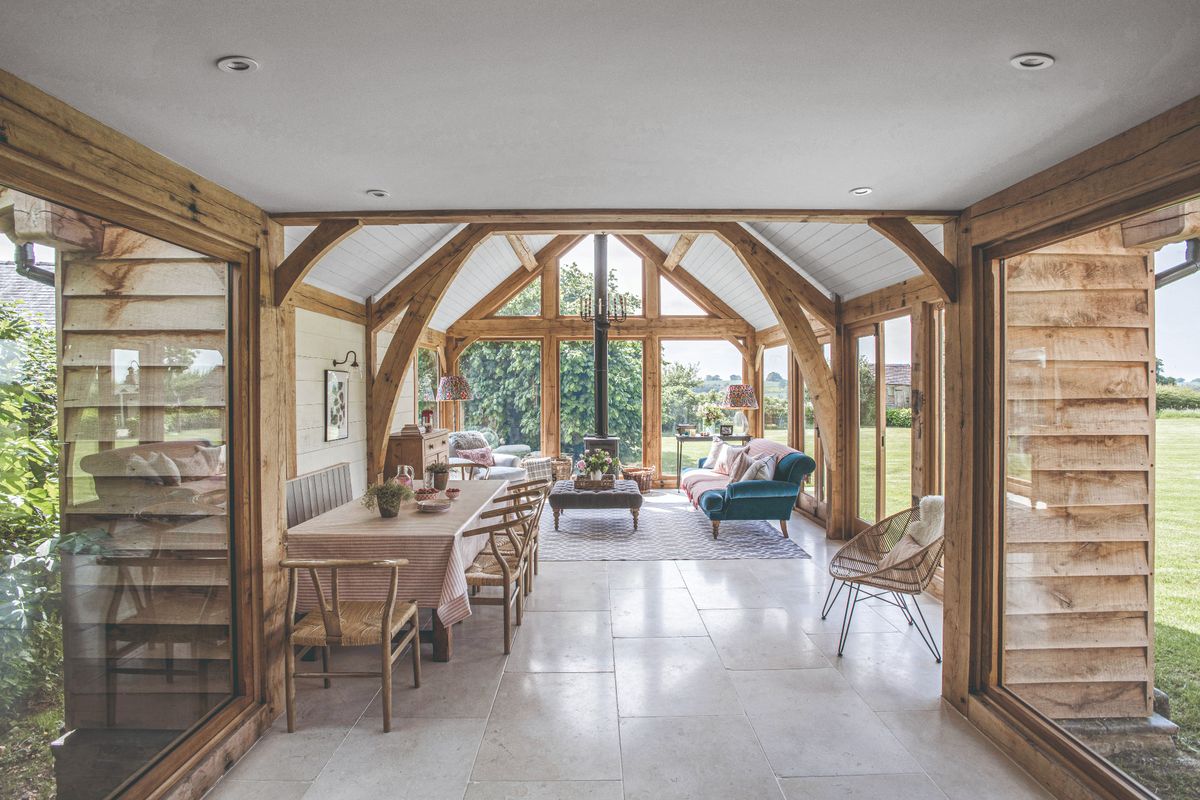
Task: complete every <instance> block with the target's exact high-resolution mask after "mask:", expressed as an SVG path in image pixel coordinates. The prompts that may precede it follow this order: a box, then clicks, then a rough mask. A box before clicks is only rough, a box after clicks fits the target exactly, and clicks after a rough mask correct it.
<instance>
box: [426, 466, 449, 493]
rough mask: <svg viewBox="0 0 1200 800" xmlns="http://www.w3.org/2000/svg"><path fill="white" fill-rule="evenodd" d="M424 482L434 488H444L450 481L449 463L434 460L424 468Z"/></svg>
mask: <svg viewBox="0 0 1200 800" xmlns="http://www.w3.org/2000/svg"><path fill="white" fill-rule="evenodd" d="M425 475H426V477H425V482H426V483H427V484H431V485H432V486H433V488H435V489H439V490H440V489H445V488H446V486H447V485H448V484H449V483H450V464H449V462H446V461H435V462H433V463H432V464H430V465H429V466H427V467H426V468H425Z"/></svg>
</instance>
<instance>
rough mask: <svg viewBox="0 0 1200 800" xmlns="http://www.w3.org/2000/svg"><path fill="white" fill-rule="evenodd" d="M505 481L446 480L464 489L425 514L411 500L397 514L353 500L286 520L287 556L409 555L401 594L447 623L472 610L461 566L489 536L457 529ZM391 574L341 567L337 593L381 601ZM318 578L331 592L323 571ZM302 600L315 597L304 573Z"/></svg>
mask: <svg viewBox="0 0 1200 800" xmlns="http://www.w3.org/2000/svg"><path fill="white" fill-rule="evenodd" d="M507 485H508V481H505V480H494V481H490V480H489V481H483V480H480V481H451V482H450V486H452V487H457V488H459V489H461V490H462V494H461V495H460V496H459V498H458V500H456V501H455V502H454V504H453V505H452V506H451V508H450V510H449V511H447V512H445V513H443V514H422V513H420V512H418V511H417V510H416V506H415V505H410V506H408V507H406V508H402V509H401V510H400V514H399V516H397V517H395V518H394V519H383V518H382V517H380V516H379V512H378V511H371V510H368V509H366V508H364V507H363V505H362V503H361V502H360V501H358V500H354V501H352V502H349V503H346V504H345V505H341V506H338V507H337V508H334V509H331V510H330V511H327V512H325V513H324V514H321V515H319V516H316V517H313V518H312V519H310V520H308V521H307V522H302V523H300V524H299V525H296V526H295V527H292V528H288V535H287V552H288V557H289V558H407V559H408V561H409V563H408V566H406V567H401V568H400V592H399V595H398V598H399V599H400V600H413V599H415V600H416V601H417V605H418V606H420V607H421V608H433V609H436V610H437V614H438V619H439V621H440V622H441V623H442V624H443V625H446V626H450V625H453V624H454V623H456V622H461V621H462V620H464V619H466V618H467V617H469V616H470V615H471V603H470V600H469V599H468V597H467V581H466V578H465V577H463V571H464V569H465V568H466V566H467V565H468V564H470V563H471V562H472V561H473V560H474V559H475V556H477V555H478V554H479V551H480V550H482V549H483V548H484V547H485V546H486V545H487V541H488V537H486V536H472V537H470V538H467V539H464V538H463V537H462V532H463V531H465V530H469V529H471V528H473V527H476V525H478V524H479V514H480V513H481V512H483V511H485V510H486V509H487V508H488V506H490V505H491V501H492V498H494V497H495V496H496V495H497V494H499V493H500V492H502V491H503V490H504V487H505V486H507ZM389 580H390V573H389V572H388V571H387V570H381V569H375V570H338V597H340V598H341V599H343V600H372V601H377V602H378V601H381V600H383V599H385V598H386V597H387V591H388V582H389ZM322 585H323V586H324V588H325V591H326V593H328V592H329V578H328V576H327V575H325V576H322ZM299 605H300V609H301V610H304V609H308V608H312V607H314V606H315V605H316V592H315V591H314V590H313V586H312V581H311V580H309V579H308V577H307V575H305V574H303V573H302V574H301V576H300V587H299Z"/></svg>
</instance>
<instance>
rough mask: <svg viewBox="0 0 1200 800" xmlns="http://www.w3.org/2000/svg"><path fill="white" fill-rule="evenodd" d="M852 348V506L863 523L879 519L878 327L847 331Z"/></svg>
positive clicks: (879, 415)
mask: <svg viewBox="0 0 1200 800" xmlns="http://www.w3.org/2000/svg"><path fill="white" fill-rule="evenodd" d="M851 336H852V338H853V343H854V344H853V347H854V364H853V365H852V369H853V370H854V373H853V374H854V384H853V386H854V389H855V391H856V393H857V396H856V399H855V403H854V409H855V421H854V426H853V437H852V438H853V439H854V448H853V451H852V452H853V453H854V454H855V457H856V462H857V471H856V472H855V473H854V477H855V481H854V484H855V500H854V509H855V514H856V515H857V517H858V519H859V520H860V521H861V522H863V523H866V524H868V525H869V524H871V523H874V522H875V521H876V520H878V519H879V505H880V498H881V496H882V492H881V491H880V483H881V478H882V474H883V473H882V472H881V470H880V465H881V464H882V463H883V458H882V450H883V429H884V426H883V424H882V417H883V408H882V404H881V403H880V391H879V364H880V362H881V361H882V360H883V359H882V357H881V352H880V351H881V342H880V337H879V326H877V325H867V326H864V327H862V328H858V329H855V330H854V331H852V332H851Z"/></svg>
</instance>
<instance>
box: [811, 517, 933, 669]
mask: <svg viewBox="0 0 1200 800" xmlns="http://www.w3.org/2000/svg"><path fill="white" fill-rule="evenodd" d="M920 519H921V512H920V509H919V507H914V508H910V509H907V510H905V511H901V512H900V513H898V514H893V515H892V516H890V517H888V518H886V519H884V520H882V521H881V522H879V523H878V524H876V525H874V526H872V527H870V528H868V529H867V530H865V531H863V532H862V533H860V534H858V535H857V536H855V537H854V538H853V539H851V540H850V541H849V542H847V543H846V544H844V545H843V546H842V547H841V549H839V550H838V551H837V553H835V554H834V556H833V560H832V561H830V562H829V574H830V576H831V577H832V578H833V582H832V583H830V584H829V591H828V592H826V594H825V603H824V605H823V606H822V608H821V619H825V618H826V617H827V616H828V615H829V612H830V611H831V610H832V609H833V606H834V604H835V603H836V602H837V599H838V597H839V596H840V595H841V593H842V591H843V590H845V591H846V609H845V611H844V612H843V614H842V633H841V638H840V639H839V640H838V655H839V656H840V655H842V652H843V651H844V650H845V649H846V640H847V637H848V636H849V634H850V626H851V624H852V623H853V621H854V609H855V607H856V606H857V605H858V603H860V602H861V601H863V600H872V599H877V600H882V601H883V602H885V603H888V604H890V605H893V606H895V607H896V608H899V609H900V610H901V612H902V613H903V614H904V617H905V619H906V620H908V624H909V625H913V626H915V627H916V629H917V633H919V634H920V635H921V640H922V641H923V642H925V646H926V647H928V648H929V652H931V653H932V654H933V657H934V658H935V659H936V660H937V661H938V663H941V661H942V654H941V651H940V650H939V649H938V646H937V642H936V640H935V639H934V637H933V632H932V631H931V630H930V628H929V623H928V622H927V621H926V620H925V615H924V613H922V611H921V605H920V603H918V602H917V596H918V595H920V594H921V593H922V592H924V591H925V589H926V588H928V586H929V582H930V581H932V580H933V576H934V573H935V571H936V570H937V567H938V564H939V563H941V560H942V551H943V549H944V548H945V538H944V536H942V535H941V534H939V535H938V536H937V538H935V539H934V540H933V541H930V542H929V543H927V544H925V545H924V546H921V547H919V548H915V549H913V552H911V553H909V554H906V555H905V556H904V557H903V558H902V559H900V560H899V561H896V563H893V564H888V565H884V564H882V562H883V561H884V559H885V557H886V556H887V555H888V554H889V553H891V552H892V549H893V548H894V547H895V546H896V545H897V544H898V543H899V542H900V540H901V539H903V538H904V534H905V533H907V532H908V531H909V529H910V527H911V526H912V524H913V523H914V522H917V521H919V520H920ZM835 587H836V591H835ZM905 595H909V596H910V597H911V600H908V601H906V600H905V599H904V596H905ZM910 602H911V603H912V606H913V608H914V609H915V610H916V612H917V613H916V617H914V616H913V614H912V612H911V611H910V610H909V607H908V604H909V603H910ZM918 620H919V622H918Z"/></svg>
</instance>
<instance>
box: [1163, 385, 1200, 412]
mask: <svg viewBox="0 0 1200 800" xmlns="http://www.w3.org/2000/svg"><path fill="white" fill-rule="evenodd" d="M1155 389H1156V390H1157V391H1156V392H1155V394H1156V395H1157V397H1158V408H1159V410H1166V409H1172V410H1179V411H1182V410H1187V409H1200V391H1197V390H1195V389H1189V388H1188V387H1186V386H1176V385H1170V384H1159V385H1158V386H1156V387H1155Z"/></svg>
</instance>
